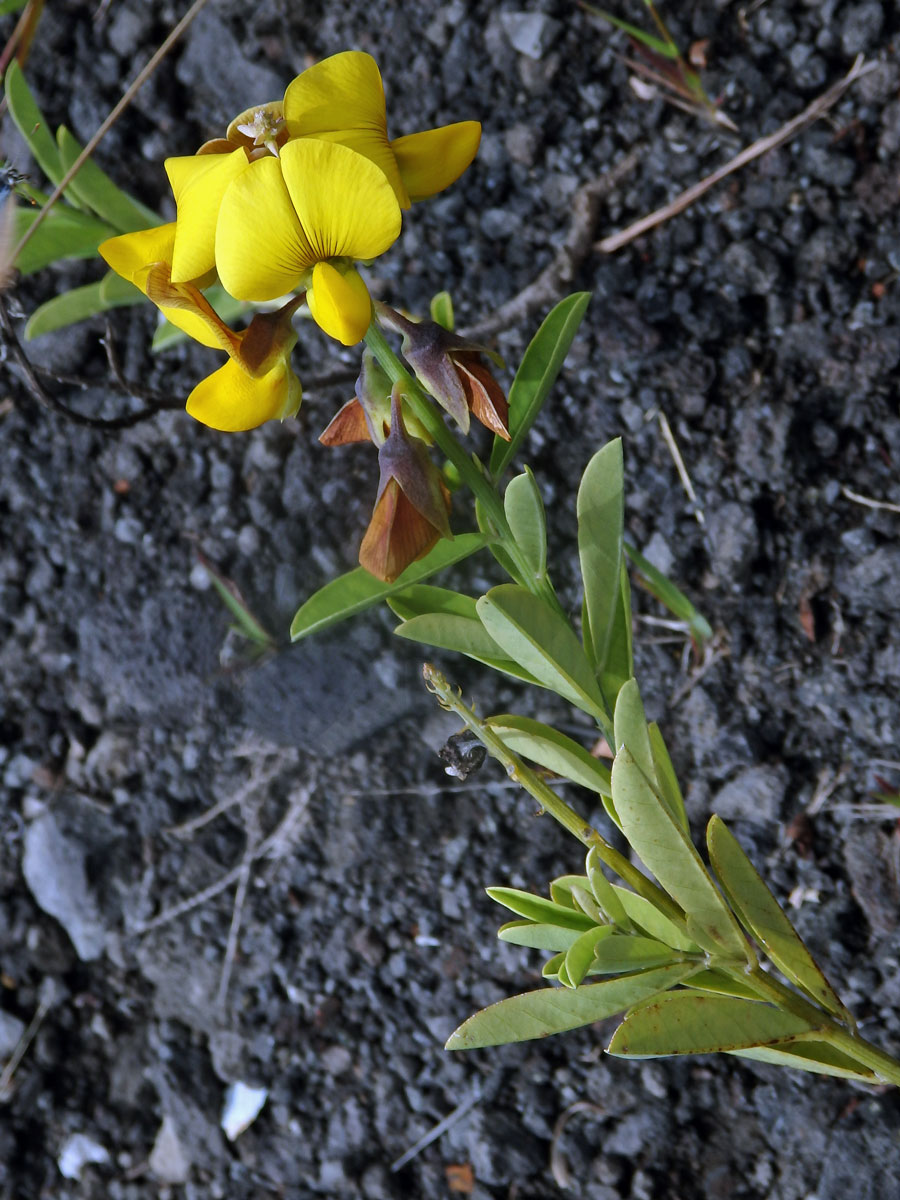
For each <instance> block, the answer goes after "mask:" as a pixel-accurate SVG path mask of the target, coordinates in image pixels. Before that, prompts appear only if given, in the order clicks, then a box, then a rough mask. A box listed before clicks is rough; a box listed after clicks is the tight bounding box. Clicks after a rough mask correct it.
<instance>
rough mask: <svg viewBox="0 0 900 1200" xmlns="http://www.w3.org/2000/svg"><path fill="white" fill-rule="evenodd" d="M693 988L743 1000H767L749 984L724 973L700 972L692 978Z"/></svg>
mask: <svg viewBox="0 0 900 1200" xmlns="http://www.w3.org/2000/svg"><path fill="white" fill-rule="evenodd" d="M691 987H692V988H700V990H701V991H704V992H715V993H716V995H718V996H739V997H740V998H741V999H742V1000H756V1001H760V1000H763V999H766V997H764V996H761V995H760V994H759V992H758V991H757V990H756V989H755V988H754V987H753V986H752V985H751V984H749V983H744V982H743V981H742V980H739V979H734V978H732V976H731V975H726V974H725V972H724V971H718V970H716V971H698V973H697V974H696V975H692V976H691Z"/></svg>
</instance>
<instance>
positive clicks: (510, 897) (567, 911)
mask: <svg viewBox="0 0 900 1200" xmlns="http://www.w3.org/2000/svg"><path fill="white" fill-rule="evenodd" d="M485 890H486V891H487V894H488V895H489V896H490V898H491V899H492V900H495V901H496V902H497V903H498V904H502V905H503V907H504V908H508V909H510V911H511V912H514V913H516V914H517V916H520V917H525V919H526V920H528V921H534V922H536V923H537V924H539V925H560V926H562V928H563V929H578V930H583V929H592V928H593V927H594V922H593V921H592V920H591V918H590V917H588V916H585V914H584V913H583V912H581V910H580V909H577V910H576V909H573V908H567V907H566V906H565V905H562V904H555V903H554V902H553V901H552V900H545V899H544V897H543V896H533V895H532V894H531V892H523V891H520V890H519V889H518V888H507V887H489V888H486V889H485Z"/></svg>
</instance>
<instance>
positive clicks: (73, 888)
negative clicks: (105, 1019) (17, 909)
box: [22, 812, 106, 962]
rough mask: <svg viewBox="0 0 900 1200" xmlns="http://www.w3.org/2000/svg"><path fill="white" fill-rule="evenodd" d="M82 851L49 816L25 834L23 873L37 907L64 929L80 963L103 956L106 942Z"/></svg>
mask: <svg viewBox="0 0 900 1200" xmlns="http://www.w3.org/2000/svg"><path fill="white" fill-rule="evenodd" d="M84 863H85V855H84V849H83V847H82V846H80V845H79V844H78V843H77V842H75V841H72V840H71V839H70V838H67V837H66V836H65V835H64V834H63V833H62V831H61V830H60V828H59V826H58V825H57V823H56V819H55V818H54V816H53V814H52V813H49V812H48V813H45V814H44V815H43V816H40V817H38V818H37V819H36V820H34V821H32V822H31V824H30V825H29V826H28V830H27V832H26V834H25V852H24V854H23V856H22V873H23V875H24V876H25V882H26V883H27V884H28V888H29V890H30V892H31V894H32V896H33V897H34V899H35V901H36V902H37V904H38V907H39V908H41V909H43V911H44V912H45V913H48V914H49V915H50V916H51V917H55V918H56V920H57V921H59V923H60V925H62V927H63V929H65V931H66V933H67V934H68V935H69V938H70V939H71V942H72V945H73V946H74V947H75V953H76V954H77V955H78V957H79V958H80V959H81V960H82V962H90V961H92V960H93V959H95V958H99V957H100V955H101V954H102V953H103V945H104V941H105V938H106V930H105V928H104V925H103V922H102V919H101V917H100V912H99V910H98V908H97V904H96V901H95V899H94V896H93V893H92V892H91V890H90V888H89V887H88V881H87V876H86V874H85V866H84Z"/></svg>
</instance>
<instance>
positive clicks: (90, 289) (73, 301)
mask: <svg viewBox="0 0 900 1200" xmlns="http://www.w3.org/2000/svg"><path fill="white" fill-rule="evenodd" d="M109 275H112V276H113V278H114V279H118V280H119V281H120V282H121V283H122V284H123V285H124V287H125V288H127V289H128V292H127V293H125V297H124V298H120V297H119V296H117V295H116V293H115V292H114V291H111V290H110V289H109V288H106V287H104V284H105V283H106V280H107V278H108V277H109V276H108V275H107V276H105V277H104V278H103V279H101V280H99V281H98V282H97V283H87V284H85V285H84V287H79V288H72V289H71V290H70V291H68V292H62V293H61V294H60V295H58V296H54V297H53V298H52V299H51V300H47V301H45V302H44V303H43V304H41V305H40V306H39V307H38V308H36V309H35V310H34V312H33V313H32V314H31V316H30V317H29V318H28V321H27V322H26V324H25V340H26V342H30V341H33V340H34V338H36V337H41V336H42V334H45V333H53V332H54V331H55V330H57V329H63V328H64V327H65V326H66V325H74V324H75V322H76V321H84V320H86V319H87V318H88V317H93V316H96V314H97V313H101V312H107V311H108V310H109V309H111V308H116V307H117V306H119V305H124V304H134V303H136V302H137V301H139V300H143V299H144V297H143V295H142V294H141V292H140V291H138V289H137V288H136V287H135V286H134V284H132V283H129V282H128V281H127V280H126V279H122V278H121V276H119V275H114V274H113V272H109Z"/></svg>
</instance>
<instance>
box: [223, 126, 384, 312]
mask: <svg viewBox="0 0 900 1200" xmlns="http://www.w3.org/2000/svg"><path fill="white" fill-rule="evenodd" d="M279 161H280V162H281V170H282V172H283V174H284V182H285V184H286V185H287V189H288V192H289V193H290V198H291V201H292V202H293V206H294V209H295V210H296V213H297V217H298V218H299V220H300V224H301V225H302V226H303V228H304V230H305V231H306V236H307V238H308V239H309V243H310V245H311V247H312V250H313V261H318V262H321V261H323V260H324V259H327V258H357V259H370V258H377V256H378V255H379V254H383V253H384V252H385V250H387V249H388V247H389V246H391V245H393V243H394V242H395V241H396V239H397V237H398V236H399V234H400V224H401V214H400V207H399V205H398V204H397V198H396V196H395V195H394V193H393V190H392V189H391V187H390V185H389V184H388V182H387V180H386V179H385V177H384V174H383V173H382V172H381V171H379V169H378V168H377V167H376V166H375V165H374V164H373V163H372V162H370V161H369V160H368V159H367V158H363V157H362V155H359V154H356V153H354V151H352V150H349V149H348V148H347V147H346V146H340V145H336V144H334V143H331V142H322V141H318V140H312V139H309V138H302V139H300V140H299V141H295V142H288V143H287V145H286V146H284V147H283V149H282V151H281V158H280V160H279ZM254 173H255V171H254ZM220 270H221V264H220ZM223 282H224V280H223ZM227 286H228V285H227V284H226V287H227ZM228 290H229V291H231V289H230V288H229V289H228Z"/></svg>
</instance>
